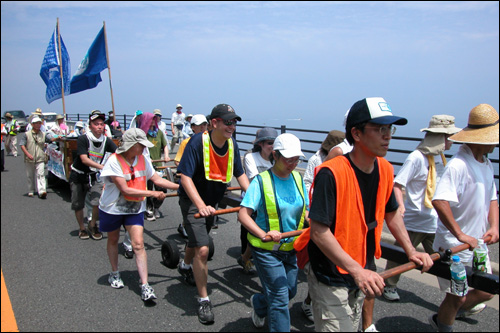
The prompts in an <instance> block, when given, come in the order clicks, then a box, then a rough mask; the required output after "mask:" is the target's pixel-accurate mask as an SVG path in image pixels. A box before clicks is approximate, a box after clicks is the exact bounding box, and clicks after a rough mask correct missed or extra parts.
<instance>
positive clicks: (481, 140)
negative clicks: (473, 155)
mask: <svg viewBox="0 0 500 333" xmlns="http://www.w3.org/2000/svg"><path fill="white" fill-rule="evenodd" d="M498 136H499V135H498V112H497V110H495V109H494V108H493V107H492V106H491V105H489V104H479V105H478V106H476V107H474V108H473V109H472V110H471V111H470V113H469V121H468V123H467V127H466V128H464V129H463V130H461V131H460V132H458V133H457V134H455V135H452V136H450V137H449V140H450V141H453V142H461V143H473V144H479V145H497V144H498Z"/></svg>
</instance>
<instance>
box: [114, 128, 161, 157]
mask: <svg viewBox="0 0 500 333" xmlns="http://www.w3.org/2000/svg"><path fill="white" fill-rule="evenodd" d="M136 143H140V144H141V145H143V146H144V147H148V148H151V147H154V144H152V143H151V142H150V141H149V140H148V138H147V137H146V133H144V131H143V130H141V129H140V128H130V129H128V130H126V131H125V133H123V135H122V138H121V140H120V146H119V147H118V149H116V153H117V154H122V153H124V152H126V151H128V150H129V149H130V148H132V146H133V145H135V144H136Z"/></svg>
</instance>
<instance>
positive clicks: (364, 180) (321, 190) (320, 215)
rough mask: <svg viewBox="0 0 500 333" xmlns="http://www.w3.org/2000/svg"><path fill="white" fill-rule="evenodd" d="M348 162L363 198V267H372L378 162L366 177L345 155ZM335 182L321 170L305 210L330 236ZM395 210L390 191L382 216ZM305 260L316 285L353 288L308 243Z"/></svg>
mask: <svg viewBox="0 0 500 333" xmlns="http://www.w3.org/2000/svg"><path fill="white" fill-rule="evenodd" d="M344 156H345V157H347V159H348V160H349V163H350V164H351V166H352V168H353V169H354V173H355V174H356V178H357V180H358V184H359V187H360V190H361V196H362V198H363V206H364V210H365V211H364V213H365V221H366V224H367V225H368V229H369V231H368V234H367V236H366V237H367V240H366V241H367V243H366V266H365V268H369V267H371V266H373V265H374V253H375V232H374V230H375V227H376V222H375V208H376V207H375V206H376V198H377V191H378V183H379V179H380V176H379V167H378V162H377V161H375V167H374V169H373V171H372V173H370V174H367V173H364V172H363V171H361V170H360V169H358V168H357V167H356V166H355V165H354V164H353V163H352V161H351V159H350V158H349V154H346V155H344ZM336 188H337V187H336V182H335V177H334V176H333V173H332V172H331V170H330V169H328V168H323V169H321V170H320V171H319V172H318V174H317V175H316V177H315V179H314V192H313V197H312V201H311V208H310V210H309V218H310V219H312V220H314V221H316V222H319V223H323V224H325V225H327V226H329V227H330V230H331V231H332V233H334V232H335V223H336V220H337V217H336V208H337V205H336V198H337V190H336ZM398 207H399V205H398V203H397V201H396V197H395V196H394V191H393V192H391V196H390V198H389V201H388V202H387V205H386V207H385V211H386V212H393V211H395V210H397V209H398ZM308 252H309V260H310V262H311V267H312V269H313V271H314V273H315V275H316V277H317V279H318V281H320V282H322V283H324V284H327V285H331V286H345V287H348V288H356V284H355V283H354V279H353V278H352V276H351V275H349V274H342V273H340V272H339V271H338V269H337V266H336V265H335V264H333V263H332V262H331V261H330V260H329V259H328V258H327V257H326V256H325V255H324V254H323V252H322V251H321V250H320V249H319V248H318V247H317V246H316V244H315V243H314V242H313V241H312V240H311V241H310V242H309V246H308Z"/></svg>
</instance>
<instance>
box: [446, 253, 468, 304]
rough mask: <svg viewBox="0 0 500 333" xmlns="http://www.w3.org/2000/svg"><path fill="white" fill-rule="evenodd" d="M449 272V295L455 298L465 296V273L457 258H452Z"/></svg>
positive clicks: (466, 288) (466, 289)
mask: <svg viewBox="0 0 500 333" xmlns="http://www.w3.org/2000/svg"><path fill="white" fill-rule="evenodd" d="M452 259H453V262H452V264H451V267H450V271H451V280H450V282H451V293H452V294H453V295H457V296H465V295H467V291H468V289H469V287H468V285H467V272H466V271H465V267H464V265H463V264H462V263H461V262H460V257H459V256H453V258H452Z"/></svg>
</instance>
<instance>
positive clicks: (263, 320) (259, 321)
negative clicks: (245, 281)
mask: <svg viewBox="0 0 500 333" xmlns="http://www.w3.org/2000/svg"><path fill="white" fill-rule="evenodd" d="M255 295H256V294H253V295H252V297H250V306H251V307H252V322H253V325H254V326H255V327H257V328H262V327H264V324H265V323H266V318H261V317H259V316H257V313H255V310H254V307H253V298H254V296H255Z"/></svg>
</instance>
